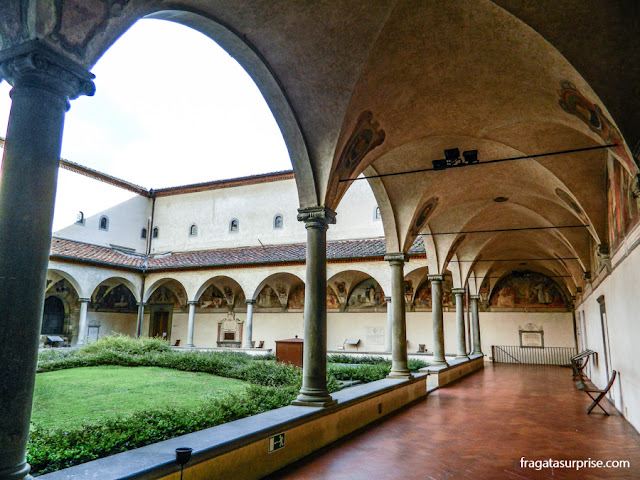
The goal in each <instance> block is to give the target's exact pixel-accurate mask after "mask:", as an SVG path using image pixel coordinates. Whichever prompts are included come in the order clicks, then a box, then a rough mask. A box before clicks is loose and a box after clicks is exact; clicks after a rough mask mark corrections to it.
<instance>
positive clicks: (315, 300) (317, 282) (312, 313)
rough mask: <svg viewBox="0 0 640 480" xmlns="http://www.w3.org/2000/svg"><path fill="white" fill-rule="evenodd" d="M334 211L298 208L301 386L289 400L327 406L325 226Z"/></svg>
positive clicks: (333, 215) (331, 220)
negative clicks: (302, 247) (303, 243)
mask: <svg viewBox="0 0 640 480" xmlns="http://www.w3.org/2000/svg"><path fill="white" fill-rule="evenodd" d="M335 218H336V214H335V212H334V211H332V210H330V209H328V208H326V207H311V208H300V209H299V210H298V221H301V222H304V223H305V228H306V229H307V261H306V277H305V293H304V352H303V366H302V388H301V389H300V394H299V395H298V398H296V399H295V400H294V401H293V402H292V404H293V405H303V406H314V407H327V406H329V405H333V404H335V403H336V401H335V400H333V399H332V398H331V395H329V391H328V390H327V228H328V227H329V224H333V223H335Z"/></svg>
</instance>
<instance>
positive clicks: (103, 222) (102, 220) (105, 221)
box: [98, 215, 109, 231]
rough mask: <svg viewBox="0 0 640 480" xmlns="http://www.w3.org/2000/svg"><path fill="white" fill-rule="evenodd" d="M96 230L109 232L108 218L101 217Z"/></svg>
mask: <svg viewBox="0 0 640 480" xmlns="http://www.w3.org/2000/svg"><path fill="white" fill-rule="evenodd" d="M98 228H100V230H105V231H107V230H109V217H107V216H105V215H103V216H101V217H100V222H99V223H98Z"/></svg>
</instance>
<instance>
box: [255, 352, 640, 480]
mask: <svg viewBox="0 0 640 480" xmlns="http://www.w3.org/2000/svg"><path fill="white" fill-rule="evenodd" d="M589 403H590V400H589V398H588V397H587V395H586V394H584V393H582V392H579V391H578V390H576V388H575V387H574V385H573V382H572V380H571V372H570V370H569V369H568V368H562V367H551V366H520V365H504V364H503V365H488V366H487V368H486V369H485V370H484V371H481V372H478V373H476V374H474V375H472V376H471V377H468V378H466V379H463V380H461V381H459V382H457V383H455V384H454V385H452V386H449V387H447V388H443V389H439V390H436V391H435V392H433V393H431V394H430V395H429V396H428V397H427V399H426V400H424V401H421V402H419V403H417V404H415V405H414V406H411V407H409V408H407V409H405V410H403V411H401V412H399V413H397V414H395V415H393V416H391V417H389V418H388V419H387V420H384V421H381V422H380V423H378V424H375V425H373V426H370V427H367V428H365V429H364V430H361V431H360V432H357V433H355V434H352V435H350V436H349V437H347V438H346V439H343V440H341V441H340V442H338V443H336V444H334V445H332V446H330V447H327V448H325V449H323V450H321V451H320V452H317V453H315V454H313V455H311V456H309V457H307V458H305V459H303V460H301V461H300V462H297V463H295V464H293V465H290V466H288V467H286V468H285V469H283V470H280V471H279V472H276V473H275V474H272V475H270V476H269V477H267V478H268V479H269V480H275V479H287V480H291V479H328V480H342V479H345V480H346V479H349V480H359V479H363V480H385V479H390V480H396V479H402V480H410V479H421V480H423V479H424V480H445V479H446V480H454V479H465V480H470V479H480V480H494V479H496V480H498V479H508V480H512V479H513V480H521V479H549V480H564V479H580V480H583V479H584V480H596V479H604V478H606V479H634V480H638V479H640V435H638V433H637V432H636V431H635V430H634V428H633V427H632V426H631V425H630V424H629V423H627V422H626V420H624V419H623V418H622V417H621V416H619V415H618V414H617V412H616V411H615V409H614V408H613V407H612V406H611V405H610V404H608V402H604V403H605V408H607V410H608V411H609V412H610V413H611V414H612V415H611V416H609V417H607V416H605V415H604V414H602V413H601V412H599V413H598V409H597V407H596V409H595V410H594V411H593V412H592V413H591V415H586V413H585V409H586V407H587V406H588V405H589ZM614 412H616V414H614ZM521 457H525V458H526V459H528V460H543V459H548V458H553V459H554V460H563V459H575V460H587V459H589V458H591V459H592V460H603V461H606V460H629V461H630V462H631V467H630V468H627V469H605V468H591V469H582V470H579V471H576V470H575V469H555V470H553V471H552V470H550V469H544V470H540V471H536V470H535V469H527V468H521V467H520V458H521Z"/></svg>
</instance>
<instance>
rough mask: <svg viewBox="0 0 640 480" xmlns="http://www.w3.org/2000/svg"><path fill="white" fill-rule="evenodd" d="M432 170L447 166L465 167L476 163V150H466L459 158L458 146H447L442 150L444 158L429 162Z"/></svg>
mask: <svg viewBox="0 0 640 480" xmlns="http://www.w3.org/2000/svg"><path fill="white" fill-rule="evenodd" d="M431 163H432V164H433V169H434V170H446V169H447V168H454V167H466V166H467V165H475V164H476V163H478V150H466V151H464V152H462V158H460V149H459V148H448V149H447V150H445V151H444V159H442V160H434V161H433V162H431Z"/></svg>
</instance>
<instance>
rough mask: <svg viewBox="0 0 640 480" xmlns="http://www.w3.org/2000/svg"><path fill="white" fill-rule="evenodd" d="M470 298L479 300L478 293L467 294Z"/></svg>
mask: <svg viewBox="0 0 640 480" xmlns="http://www.w3.org/2000/svg"><path fill="white" fill-rule="evenodd" d="M469 298H470V299H471V300H480V295H469Z"/></svg>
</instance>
